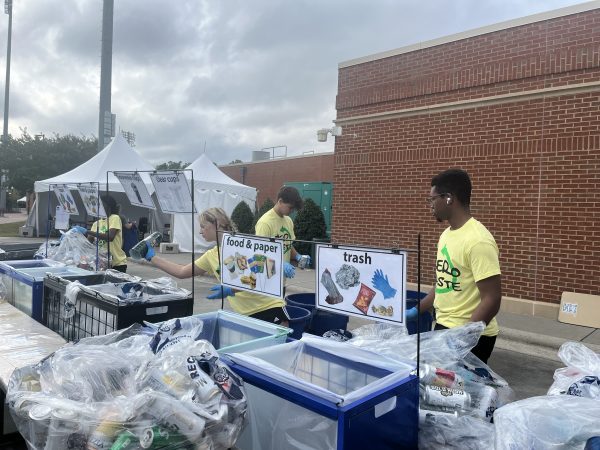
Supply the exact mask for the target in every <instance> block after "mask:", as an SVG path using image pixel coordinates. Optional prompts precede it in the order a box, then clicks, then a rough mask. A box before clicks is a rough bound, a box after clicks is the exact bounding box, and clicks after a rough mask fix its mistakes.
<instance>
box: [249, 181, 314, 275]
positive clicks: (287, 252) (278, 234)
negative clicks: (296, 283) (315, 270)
mask: <svg viewBox="0 0 600 450" xmlns="http://www.w3.org/2000/svg"><path fill="white" fill-rule="evenodd" d="M303 205H304V201H303V200H302V197H301V196H300V192H298V189H296V188H295V187H292V186H283V187H282V188H281V189H279V192H278V193H277V200H276V203H275V206H273V208H272V209H270V210H269V211H267V212H266V213H264V214H263V215H262V217H261V218H260V219H258V222H256V235H257V236H264V237H270V238H278V239H283V240H284V241H283V261H284V264H283V272H284V275H285V276H286V278H294V275H295V273H296V269H295V268H294V266H292V264H291V263H290V261H296V262H299V261H300V260H301V259H302V258H305V259H306V260H307V261H308V265H310V256H308V255H301V254H300V253H298V252H297V251H296V249H295V248H294V246H293V245H292V241H293V240H294V239H296V235H295V234H294V222H293V221H292V219H291V218H290V217H289V216H290V214H292V213H293V212H294V211H298V210H300V209H302V206H303Z"/></svg>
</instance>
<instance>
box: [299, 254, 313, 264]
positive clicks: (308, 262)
mask: <svg viewBox="0 0 600 450" xmlns="http://www.w3.org/2000/svg"><path fill="white" fill-rule="evenodd" d="M302 258H306V267H310V263H311V261H310V256H309V255H301V254H300V253H296V262H300V260H301V259H302Z"/></svg>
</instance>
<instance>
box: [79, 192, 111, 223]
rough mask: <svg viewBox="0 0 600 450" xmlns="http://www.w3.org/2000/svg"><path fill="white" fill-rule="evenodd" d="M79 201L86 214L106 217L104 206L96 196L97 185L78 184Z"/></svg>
mask: <svg viewBox="0 0 600 450" xmlns="http://www.w3.org/2000/svg"><path fill="white" fill-rule="evenodd" d="M78 189H79V195H80V196H81V201H82V202H83V205H84V206H85V210H86V211H87V213H88V215H90V216H94V217H106V212H105V211H104V206H103V205H102V201H101V200H100V197H99V196H98V186H78Z"/></svg>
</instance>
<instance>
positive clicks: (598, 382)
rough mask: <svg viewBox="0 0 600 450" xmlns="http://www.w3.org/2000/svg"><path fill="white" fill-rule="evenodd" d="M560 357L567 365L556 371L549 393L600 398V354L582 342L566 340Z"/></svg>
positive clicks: (561, 347)
mask: <svg viewBox="0 0 600 450" xmlns="http://www.w3.org/2000/svg"><path fill="white" fill-rule="evenodd" d="M558 357H559V358H560V359H561V361H562V362H563V363H565V364H566V366H567V367H562V368H560V369H557V370H556V371H555V372H554V383H552V386H550V388H549V389H548V395H563V394H566V395H574V396H577V397H586V398H593V399H596V400H600V355H599V354H597V353H594V352H593V351H592V350H590V349H589V348H588V347H586V346H585V345H584V344H582V343H580V342H565V343H564V344H563V345H561V346H560V349H559V350H558Z"/></svg>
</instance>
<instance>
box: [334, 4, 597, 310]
mask: <svg viewBox="0 0 600 450" xmlns="http://www.w3.org/2000/svg"><path fill="white" fill-rule="evenodd" d="M599 53H600V11H599V10H594V11H591V12H587V13H581V14H577V15H571V16H566V17H562V18H558V19H552V20H547V21H544V22H538V23H535V24H530V25H524V26H521V27H518V28H513V29H510V30H505V31H499V32H494V33H490V34H487V35H482V36H477V37H473V38H469V39H465V40H461V41H457V42H452V43H448V44H443V45H439V46H436V47H432V48H428V49H423V50H419V51H415V52H411V53H406V54H402V55H398V56H394V57H389V58H386V59H381V60H377V61H373V62H369V63H364V64H360V65H355V66H351V67H347V68H342V69H340V72H339V87H338V99H337V109H338V120H340V119H347V118H350V117H355V116H358V115H363V114H370V113H374V112H385V111H395V110H401V109H404V108H413V107H417V106H425V105H435V104H441V103H444V102H458V101H462V100H467V99H474V98H479V99H485V98H486V97H489V96H492V95H494V96H495V95H500V94H506V93H513V92H524V91H533V90H536V89H543V88H549V87H555V86H561V85H567V84H577V83H593V82H599V83H600V67H599V66H600V61H599ZM595 89H598V90H595ZM589 90H590V92H575V93H571V92H567V93H565V94H564V95H560V96H554V97H552V96H548V97H545V98H542V97H540V98H530V99H527V100H526V99H519V98H516V99H513V100H510V101H504V102H500V103H499V104H482V105H479V106H478V107H467V108H463V107H458V108H457V109H454V110H451V111H440V112H430V113H426V114H422V115H410V116H407V117H400V118H390V119H388V120H378V121H371V122H368V123H364V122H363V123H351V124H344V123H343V121H342V125H343V126H344V135H343V136H342V137H339V138H336V148H335V176H334V184H335V207H334V212H333V229H332V237H333V240H334V241H335V242H338V243H353V244H365V245H374V246H392V245H400V246H402V247H409V248H415V247H416V239H417V234H418V233H422V238H423V250H424V251H423V259H422V264H423V265H422V267H423V268H424V270H423V277H424V282H426V283H428V284H431V283H432V277H433V267H434V257H435V246H436V243H437V238H438V236H439V233H440V232H441V231H442V229H443V227H444V226H443V225H440V224H437V223H436V222H435V220H434V219H433V217H432V216H431V213H430V210H429V207H428V205H427V204H426V203H425V198H426V196H427V195H428V193H429V189H430V179H431V177H432V176H433V175H435V174H436V173H438V172H440V171H442V170H444V169H447V168H450V167H461V168H463V169H466V170H467V171H468V172H469V173H470V174H471V177H472V181H473V187H474V189H473V195H472V212H473V215H474V216H475V217H476V218H477V219H478V220H480V221H481V222H482V223H484V224H485V225H486V226H487V227H488V228H489V229H490V231H491V232H492V233H493V234H494V236H495V238H496V240H497V242H498V245H499V247H500V251H501V261H500V262H501V267H502V271H503V291H504V295H509V296H514V297H521V298H526V299H533V300H540V301H545V302H553V303H557V302H559V301H560V296H561V293H562V291H577V292H584V293H594V294H597V293H598V291H599V288H598V285H599V282H598V275H597V271H596V270H594V266H595V265H596V264H597V261H598V260H600V117H599V116H600V114H599V113H600V87H598V88H595V87H592V88H590V89H589ZM358 122H360V121H358ZM411 259H412V263H411V264H410V265H409V270H410V278H411V280H412V281H414V280H415V273H416V271H415V267H416V265H415V263H414V258H411Z"/></svg>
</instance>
